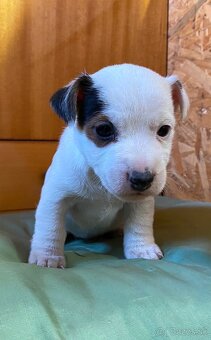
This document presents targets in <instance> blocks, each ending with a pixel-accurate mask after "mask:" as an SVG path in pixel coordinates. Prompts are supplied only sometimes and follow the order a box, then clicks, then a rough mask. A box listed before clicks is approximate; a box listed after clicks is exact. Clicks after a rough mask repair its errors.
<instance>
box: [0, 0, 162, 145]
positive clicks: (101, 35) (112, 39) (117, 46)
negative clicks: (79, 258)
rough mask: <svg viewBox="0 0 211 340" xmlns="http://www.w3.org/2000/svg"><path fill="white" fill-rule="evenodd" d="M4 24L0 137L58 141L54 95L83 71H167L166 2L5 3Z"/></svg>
mask: <svg viewBox="0 0 211 340" xmlns="http://www.w3.org/2000/svg"><path fill="white" fill-rule="evenodd" d="M0 22H1V30H0V43H1V49H0V67H1V72H0V89H1V90H0V139H24V140H27V139H31V140H35V139H39V140H55V139H57V138H58V136H59V134H60V131H61V126H62V123H61V122H60V121H59V119H58V118H57V117H56V115H54V114H53V113H52V112H51V110H50V108H49V105H48V101H49V98H50V97H51V95H52V93H53V92H54V91H55V90H56V89H57V88H59V87H61V86H63V85H64V84H66V83H67V82H69V80H70V79H72V78H74V77H75V76H76V75H78V74H79V73H80V72H82V71H84V70H85V69H86V70H87V72H90V73H92V72H95V71H96V70H98V69H99V68H101V67H103V66H106V65H109V64H115V63H124V62H128V63H134V64H140V65H144V66H148V67H150V68H152V69H154V70H156V71H157V72H159V73H162V74H164V73H165V72H166V40H167V38H166V34H167V0H159V1H157V0H105V1H104V0H77V1H75V0H45V1H43V0H27V1H26V0H15V1H14V0H1V1H0Z"/></svg>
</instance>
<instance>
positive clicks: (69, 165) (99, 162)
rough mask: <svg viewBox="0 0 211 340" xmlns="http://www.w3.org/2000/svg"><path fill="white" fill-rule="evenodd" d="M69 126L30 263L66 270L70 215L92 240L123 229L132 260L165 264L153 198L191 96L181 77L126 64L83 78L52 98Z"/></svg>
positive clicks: (77, 230)
mask: <svg viewBox="0 0 211 340" xmlns="http://www.w3.org/2000/svg"><path fill="white" fill-rule="evenodd" d="M51 105H52V107H53V109H54V110H55V111H56V112H57V113H58V115H59V116H60V117H62V118H63V119H64V120H65V122H66V123H67V124H68V126H67V128H66V129H65V130H64V133H63V135H62V137H61V140H60V143H59V147H58V150H57V152H56V154H55V156H54V158H53V162H52V164H51V166H50V168H49V170H48V172H47V175H46V178H45V183H44V186H43V188H42V194H41V199H40V202H39V205H38V208H37V211H36V224H35V233H34V236H33V239H32V244H31V253H30V257H29V262H30V263H35V264H37V265H38V266H48V267H64V266H65V259H64V249H63V248H64V241H65V236H66V232H65V228H64V216H65V213H66V212H67V211H70V213H71V219H72V223H71V225H70V231H71V232H72V233H73V234H74V235H76V236H79V237H84V238H87V237H92V236H96V235H99V234H102V233H105V232H106V231H109V230H114V229H117V228H121V227H122V228H123V229H124V253H125V257H126V258H127V259H134V258H144V259H159V258H161V257H162V256H163V255H162V252H161V250H160V249H159V247H158V246H157V245H156V244H155V242H154V237H153V215H154V196H155V195H158V194H159V193H160V192H161V191H162V190H163V188H164V186H165V182H166V166H167V163H168V161H169V156H170V152H171V146H172V138H173V134H174V126H175V118H174V111H175V110H176V108H177V107H180V111H181V115H182V117H184V116H185V115H186V113H187V110H188V105H189V104H188V97H187V94H186V92H185V90H184V89H183V87H182V85H181V83H180V82H179V80H178V78H177V77H176V76H171V77H167V78H164V77H162V76H160V75H158V74H157V73H155V72H153V71H151V70H149V69H147V68H144V67H140V66H135V65H130V64H122V65H114V66H109V67H105V68H103V69H101V70H100V71H98V72H96V73H94V74H92V75H88V74H82V75H80V76H79V77H78V78H77V79H76V80H74V81H72V82H71V83H70V84H69V85H67V86H66V87H64V88H62V89H60V90H59V91H58V92H56V93H55V94H54V96H53V97H52V99H51Z"/></svg>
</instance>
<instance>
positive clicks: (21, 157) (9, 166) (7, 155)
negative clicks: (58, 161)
mask: <svg viewBox="0 0 211 340" xmlns="http://www.w3.org/2000/svg"><path fill="white" fill-rule="evenodd" d="M56 147H57V142H0V155H1V162H0V211H1V210H17V209H33V208H35V207H36V205H37V203H38V200H39V197H40V189H41V186H42V183H43V180H44V176H45V173H46V170H47V168H48V167H49V165H50V163H51V159H52V156H53V154H54V152H55V150H56Z"/></svg>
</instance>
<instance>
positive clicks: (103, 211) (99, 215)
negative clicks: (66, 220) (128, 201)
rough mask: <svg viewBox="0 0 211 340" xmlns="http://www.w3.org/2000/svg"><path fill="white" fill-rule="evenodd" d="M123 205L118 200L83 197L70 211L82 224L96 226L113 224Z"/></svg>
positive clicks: (77, 221) (76, 220)
mask: <svg viewBox="0 0 211 340" xmlns="http://www.w3.org/2000/svg"><path fill="white" fill-rule="evenodd" d="M122 207H123V204H122V202H121V201H118V200H110V201H105V200H102V199H98V200H90V199H83V200H80V201H78V202H76V203H75V204H74V205H73V206H72V207H71V208H70V212H71V215H72V218H73V219H74V220H75V222H76V223H77V224H79V225H80V226H85V225H86V226H94V225H95V226H96V225H104V224H111V223H112V221H113V220H114V219H115V217H116V215H117V213H118V211H119V210H121V209H122Z"/></svg>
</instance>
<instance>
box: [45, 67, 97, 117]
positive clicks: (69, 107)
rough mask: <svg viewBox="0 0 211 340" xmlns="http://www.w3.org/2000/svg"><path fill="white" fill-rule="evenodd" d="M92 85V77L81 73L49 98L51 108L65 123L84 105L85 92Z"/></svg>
mask: <svg viewBox="0 0 211 340" xmlns="http://www.w3.org/2000/svg"><path fill="white" fill-rule="evenodd" d="M91 86H92V79H91V77H90V76H89V75H88V74H86V73H85V74H84V73H83V74H81V75H80V76H79V77H78V78H77V79H75V80H73V81H72V82H71V83H69V84H68V85H67V86H65V87H63V88H61V89H59V90H58V91H57V92H55V93H54V95H53V96H52V97H51V99H50V105H51V107H52V109H53V110H54V111H55V112H56V113H57V114H58V116H59V117H60V118H62V119H63V120H64V121H65V122H66V123H67V124H68V123H69V122H70V121H74V120H75V119H76V116H77V114H78V113H79V112H80V111H81V110H82V108H83V106H84V100H85V96H86V94H87V92H89V91H90V88H91Z"/></svg>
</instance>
